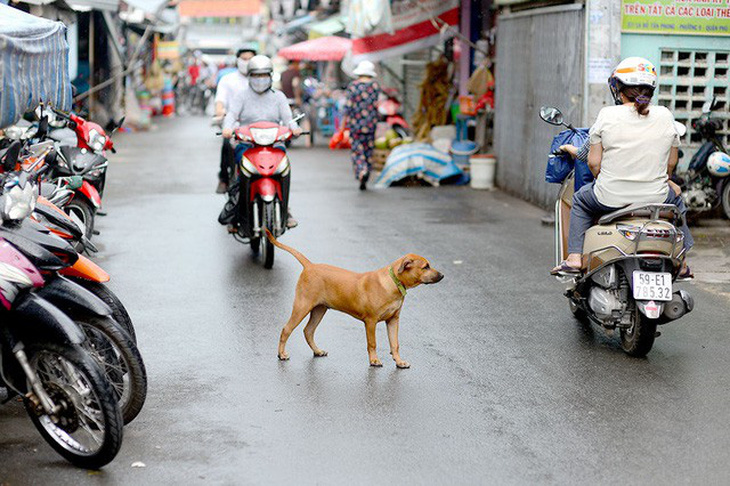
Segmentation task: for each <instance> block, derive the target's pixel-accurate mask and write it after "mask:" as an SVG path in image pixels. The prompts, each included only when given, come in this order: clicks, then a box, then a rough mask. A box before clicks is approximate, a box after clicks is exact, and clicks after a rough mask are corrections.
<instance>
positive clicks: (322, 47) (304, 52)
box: [279, 36, 352, 61]
mask: <svg viewBox="0 0 730 486" xmlns="http://www.w3.org/2000/svg"><path fill="white" fill-rule="evenodd" d="M351 46H352V41H351V40H350V39H346V38H345V37H337V36H329V37H318V38H316V39H311V40H308V41H304V42H300V43H298V44H294V45H291V46H289V47H285V48H283V49H281V50H280V51H279V55H280V56H281V57H283V58H286V59H290V60H293V61H302V60H306V61H341V60H342V58H343V57H344V56H345V54H346V53H347V51H349V50H350V47H351Z"/></svg>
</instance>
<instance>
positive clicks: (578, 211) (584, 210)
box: [568, 184, 695, 254]
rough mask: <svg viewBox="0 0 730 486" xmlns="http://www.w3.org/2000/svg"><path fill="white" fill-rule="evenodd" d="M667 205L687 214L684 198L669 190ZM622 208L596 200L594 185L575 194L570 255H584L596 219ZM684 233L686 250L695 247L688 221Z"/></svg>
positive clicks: (569, 244) (571, 211)
mask: <svg viewBox="0 0 730 486" xmlns="http://www.w3.org/2000/svg"><path fill="white" fill-rule="evenodd" d="M665 204H674V205H675V206H677V207H678V208H679V211H680V212H681V213H682V215H683V216H685V215H686V214H687V207H686V206H685V205H684V201H682V198H681V197H680V196H678V195H677V194H675V193H674V191H673V190H672V188H671V187H670V188H669V194H668V195H667V200H666V201H665ZM619 209H621V208H611V207H608V206H604V205H603V204H601V203H600V202H598V199H597V198H596V195H595V193H594V192H593V184H587V185H585V186H583V187H581V188H580V189H579V190H578V192H576V193H575V194H573V208H572V209H571V210H570V232H569V234H568V253H579V254H580V253H583V240H584V239H585V235H586V231H588V228H590V227H591V226H593V224H594V221H595V219H596V218H598V217H600V216H603V215H604V214H608V213H612V212H614V211H617V210H619ZM679 229H680V230H681V231H682V233H684V248H685V249H686V250H689V249H690V248H692V246H693V245H694V243H695V242H694V239H693V238H692V234H691V233H690V232H689V227H688V226H687V221H683V224H682V226H681V227H680V228H679Z"/></svg>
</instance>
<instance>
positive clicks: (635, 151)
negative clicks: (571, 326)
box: [551, 57, 694, 279]
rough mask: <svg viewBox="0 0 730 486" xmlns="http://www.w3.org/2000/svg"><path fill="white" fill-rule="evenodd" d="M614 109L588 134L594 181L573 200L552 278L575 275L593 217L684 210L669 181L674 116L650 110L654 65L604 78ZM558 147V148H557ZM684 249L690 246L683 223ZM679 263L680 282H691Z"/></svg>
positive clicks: (625, 68)
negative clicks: (648, 208) (653, 207)
mask: <svg viewBox="0 0 730 486" xmlns="http://www.w3.org/2000/svg"><path fill="white" fill-rule="evenodd" d="M608 86H609V88H610V90H611V95H612V96H613V99H614V101H615V103H616V106H610V107H605V108H603V109H602V110H601V111H600V113H599V114H598V118H597V120H596V123H595V124H594V125H593V126H592V127H591V130H590V139H589V140H590V152H589V154H588V165H589V167H590V169H591V172H592V173H593V175H594V176H595V177H596V181H595V182H594V183H593V184H589V185H586V186H583V187H582V188H581V189H580V190H579V191H578V192H576V193H575V195H574V196H573V207H572V209H571V212H570V233H569V237H568V253H569V254H568V258H567V259H566V260H565V261H563V262H562V263H561V264H560V265H559V266H557V267H555V268H554V269H553V270H552V272H551V273H552V274H554V275H557V274H567V275H571V274H572V275H575V274H578V273H581V269H582V268H583V254H582V253H583V240H584V237H585V232H586V230H588V228H590V227H591V225H593V221H594V219H595V218H596V217H598V216H601V215H603V214H608V213H610V212H612V211H615V210H617V209H619V208H622V207H624V206H627V205H629V204H633V203H647V204H648V203H667V204H674V205H675V206H677V207H678V208H679V209H680V211H681V212H682V214H685V213H686V212H687V208H686V207H685V206H684V203H683V202H682V199H681V198H680V197H679V195H678V194H679V192H680V191H679V188H678V187H676V185H675V184H673V183H672V182H671V181H670V180H669V176H671V174H672V172H673V171H674V168H675V167H676V165H677V161H678V147H679V135H678V134H677V131H676V128H675V125H674V117H673V116H672V114H671V112H670V111H669V110H667V109H666V108H665V107H663V106H652V107H651V108H650V107H649V104H650V103H651V98H652V96H653V94H654V89H655V88H656V86H657V74H656V68H655V67H654V65H653V64H652V63H651V62H649V61H648V60H646V59H643V58H639V57H630V58H627V59H625V60H623V61H621V63H620V64H619V65H618V66H617V67H616V69H615V70H614V71H613V74H612V75H611V77H610V78H609V79H608ZM561 148H562V147H561ZM681 230H682V232H683V233H684V247H685V248H686V249H687V250H689V248H690V247H691V246H692V245H693V243H694V242H693V240H692V236H691V234H690V232H689V228H688V227H687V224H686V222H685V223H684V224H683V225H682V228H681ZM691 276H692V274H691V272H690V269H689V267H687V266H686V264H685V265H684V267H683V268H682V271H681V273H680V275H679V278H681V279H687V278H691Z"/></svg>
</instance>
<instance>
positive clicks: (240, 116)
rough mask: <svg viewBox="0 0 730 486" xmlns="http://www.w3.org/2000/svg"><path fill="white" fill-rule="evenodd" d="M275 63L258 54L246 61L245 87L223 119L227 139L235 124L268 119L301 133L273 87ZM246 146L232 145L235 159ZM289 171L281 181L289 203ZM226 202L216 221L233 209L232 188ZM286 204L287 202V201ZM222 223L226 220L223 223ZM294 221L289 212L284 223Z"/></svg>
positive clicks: (283, 98)
mask: <svg viewBox="0 0 730 486" xmlns="http://www.w3.org/2000/svg"><path fill="white" fill-rule="evenodd" d="M273 72H274V66H273V64H272V62H271V59H269V58H268V57H267V56H264V55H257V56H254V57H252V58H251V60H250V61H249V63H248V83H249V85H248V87H247V88H246V89H244V90H242V91H241V92H239V93H238V94H236V96H234V98H233V100H232V101H231V103H230V104H229V106H228V111H227V112H226V116H225V118H224V119H223V137H224V138H226V139H230V138H231V137H232V136H233V130H234V128H235V127H236V126H245V125H250V124H252V123H256V122H262V121H268V122H273V123H279V124H281V125H284V126H287V127H289V128H290V129H291V131H292V133H293V134H294V136H295V137H296V136H299V135H301V134H302V129H301V128H299V125H298V124H297V122H295V121H294V120H293V117H292V112H291V108H290V107H289V103H288V101H287V98H286V96H285V95H284V93H282V92H281V91H278V90H275V89H273V88H272V84H273V78H272V75H273ZM248 148H249V145H248V144H245V143H239V144H238V145H237V146H236V148H235V161H236V163H240V161H241V160H242V157H243V153H244V152H245V151H246V150H247V149H248ZM290 179H291V174H289V175H287V176H285V177H284V178H283V180H282V191H283V194H282V196H283V198H284V200H285V201H286V202H287V203H288V200H289V182H290ZM228 193H229V197H230V199H229V201H228V203H226V206H225V207H224V209H223V213H221V216H220V218H219V221H220V222H221V223H223V222H224V221H227V220H229V219H230V215H231V214H235V213H233V212H234V211H235V202H234V201H233V198H232V196H233V193H234V191H232V190H229V191H228ZM287 207H288V204H287ZM224 224H225V223H224ZM236 224H240V225H241V226H242V227H243V228H246V227H247V226H248V225H246V224H244V222H243V221H238V222H236ZM297 224H298V223H297V221H296V220H295V219H294V218H293V217H292V215H291V212H290V213H289V214H288V218H287V222H286V226H287V228H294V227H296V226H297ZM228 230H229V231H236V229H235V225H234V224H229V227H228Z"/></svg>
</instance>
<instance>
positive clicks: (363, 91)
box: [345, 80, 380, 136]
mask: <svg viewBox="0 0 730 486" xmlns="http://www.w3.org/2000/svg"><path fill="white" fill-rule="evenodd" d="M379 95H380V86H378V83H376V82H375V81H357V80H356V81H353V82H351V83H350V85H349V86H348V87H347V104H346V105H345V114H346V115H347V121H348V128H349V129H350V131H351V132H352V135H353V136H357V135H358V134H363V133H369V134H374V133H375V124H376V123H377V122H378V108H377V106H376V104H377V101H378V96H379Z"/></svg>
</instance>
